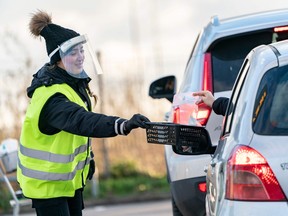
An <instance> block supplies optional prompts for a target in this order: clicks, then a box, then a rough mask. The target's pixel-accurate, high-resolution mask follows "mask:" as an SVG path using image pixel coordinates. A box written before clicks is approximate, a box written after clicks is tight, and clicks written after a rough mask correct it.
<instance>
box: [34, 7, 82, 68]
mask: <svg viewBox="0 0 288 216" xmlns="http://www.w3.org/2000/svg"><path fill="white" fill-rule="evenodd" d="M29 30H30V32H31V34H32V35H34V36H35V37H38V36H42V37H43V38H44V39H45V41H46V50H47V54H48V56H49V55H50V54H51V53H52V52H53V51H54V50H55V49H57V48H58V47H59V46H60V45H61V44H62V43H64V42H65V41H67V40H69V39H71V38H74V37H77V36H79V35H80V34H79V33H77V32H75V31H73V30H71V29H67V28H63V27H61V26H59V25H56V24H54V23H52V18H51V15H49V14H48V13H46V12H44V11H41V10H39V11H37V12H36V13H34V14H32V18H31V20H30V23H29ZM60 60H61V58H60V54H59V51H57V52H56V53H54V54H53V55H52V56H51V57H50V64H51V65H53V64H55V63H56V62H58V61H60Z"/></svg>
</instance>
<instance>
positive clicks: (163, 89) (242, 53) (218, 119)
mask: <svg viewBox="0 0 288 216" xmlns="http://www.w3.org/2000/svg"><path fill="white" fill-rule="evenodd" d="M287 14H288V10H276V11H268V12H262V13H255V14H250V15H243V16H239V17H234V18H229V19H223V20H219V19H218V18H217V17H213V18H212V19H211V21H210V22H209V23H208V25H207V26H206V27H204V28H203V29H202V30H201V31H200V33H199V36H198V38H197V40H196V42H195V45H194V47H193V50H192V52H191V55H190V57H189V60H188V63H187V67H186V69H185V73H184V78H183V83H182V84H181V86H180V90H179V92H178V93H177V94H184V93H189V92H195V91H199V90H210V91H211V92H212V93H213V94H214V96H215V97H216V98H218V97H223V96H224V97H230V95H231V89H232V87H233V85H234V82H235V79H236V77H237V75H238V72H239V70H240V68H241V65H242V63H243V60H244V59H245V57H246V56H247V54H248V53H249V52H250V51H251V50H252V49H253V48H255V47H257V46H259V45H262V44H270V43H272V42H277V41H281V40H284V39H287V38H288V31H287V30H288V28H287V26H288V16H287ZM175 93H176V78H175V77H174V76H169V77H164V78H161V79H159V80H156V81H154V82H153V83H152V84H151V85H150V89H149V95H150V96H151V97H152V98H167V99H168V100H169V101H171V102H173V96H175V95H174V94H175ZM243 105H245V104H243ZM180 111H181V110H180ZM179 115H180V114H179V109H178V108H177V107H175V106H172V107H171V112H170V116H169V122H174V123H179V124H186V123H187V122H182V121H181V119H180V120H179V118H177V116H179ZM197 121H198V122H199V123H200V124H201V125H202V126H204V127H205V128H206V129H207V131H208V132H209V134H210V137H211V141H212V145H213V146H216V145H217V144H218V140H219V137H220V132H221V128H222V122H223V118H222V116H219V115H216V114H215V113H214V112H211V109H210V108H208V107H207V106H203V105H201V106H199V111H198V116H197ZM244 144H245V143H244ZM175 145H176V144H175V143H174V144H171V143H170V145H165V159H166V166H167V176H168V181H169V183H170V186H171V194H172V207H173V215H174V216H176V215H177V216H182V215H184V216H194V215H197V216H198V215H200V216H203V215H205V196H206V188H207V189H208V192H209V190H210V189H211V188H209V187H210V185H208V187H206V173H205V172H204V167H205V166H207V165H208V164H209V163H210V161H211V155H209V154H205V155H197V154H195V155H191V154H190V155H189V154H188V155H187V154H185V153H181V154H177V153H175V151H177V149H176V147H175ZM178 153H179V152H178ZM283 163H284V162H283ZM212 190H213V189H212ZM209 196H211V194H209ZM214 207H215V206H214ZM214 207H213V205H212V204H211V207H208V208H214Z"/></svg>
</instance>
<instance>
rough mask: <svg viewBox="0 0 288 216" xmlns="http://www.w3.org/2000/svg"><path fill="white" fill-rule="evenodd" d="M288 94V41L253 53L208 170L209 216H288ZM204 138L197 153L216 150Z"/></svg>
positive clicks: (238, 85) (246, 64) (231, 101)
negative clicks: (210, 149) (204, 150)
mask: <svg viewBox="0 0 288 216" xmlns="http://www.w3.org/2000/svg"><path fill="white" fill-rule="evenodd" d="M287 92H288V40H286V41H281V42H277V43H272V44H270V45H261V46H259V47H257V48H255V49H253V50H252V51H251V52H250V53H249V54H248V56H247V58H246V59H245V61H244V64H243V66H242V69H241V71H240V72H239V75H238V78H237V80H236V82H235V85H234V87H233V90H232V95H231V98H230V100H229V103H228V107H227V111H226V117H225V121H224V124H223V130H222V133H221V137H220V139H219V143H218V146H217V149H216V151H215V152H214V155H213V157H212V160H211V162H210V164H209V166H208V168H207V195H206V213H207V215H208V216H216V215H217V216H218V215H221V216H242V215H259V216H260V215H261V216H270V215H277V216H282V215H283V216H284V215H288V204H287V203H288V199H287V197H288V184H287V179H288V156H287V152H288V145H287V140H288V111H287V106H288V94H287ZM190 127H191V126H190ZM192 128H193V127H192ZM192 128H190V130H191V131H192ZM202 130H205V129H204V128H202ZM191 133H194V132H191ZM194 134H195V133H194ZM202 134H203V136H205V138H204V139H202V140H204V141H202V140H199V141H198V142H197V143H196V142H194V143H193V144H192V146H197V147H198V149H197V148H194V153H200V151H201V154H205V153H210V151H209V152H203V150H202V149H203V147H205V148H207V146H210V147H211V146H212V144H211V143H210V144H209V135H208V133H206V134H205V133H202ZM178 144H181V143H178ZM182 144H183V143H182ZM199 146H202V148H199ZM207 149H208V150H209V148H207ZM179 153H181V151H179ZM191 166H193V165H192V164H191Z"/></svg>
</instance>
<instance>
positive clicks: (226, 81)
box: [210, 29, 288, 92]
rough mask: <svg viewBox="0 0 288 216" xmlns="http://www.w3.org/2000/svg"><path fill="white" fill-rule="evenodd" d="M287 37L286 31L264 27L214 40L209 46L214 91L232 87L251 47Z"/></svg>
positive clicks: (226, 89)
mask: <svg viewBox="0 0 288 216" xmlns="http://www.w3.org/2000/svg"><path fill="white" fill-rule="evenodd" d="M287 38H288V34H287V32H278V33H277V32H274V29H265V30H262V31H257V32H252V33H249V34H241V35H237V36H233V37H228V38H222V39H221V40H218V41H216V42H215V43H214V44H212V46H211V48H210V52H211V55H212V73H213V86H214V92H219V91H228V90H231V89H232V87H233V84H234V82H235V79H236V77H237V74H238V72H239V70H240V68H241V65H242V63H243V61H244V59H245V57H246V55H247V54H248V53H249V52H250V51H251V50H252V49H253V48H255V47H256V46H259V45H262V44H270V43H272V42H276V41H280V40H283V39H287Z"/></svg>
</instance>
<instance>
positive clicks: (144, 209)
mask: <svg viewBox="0 0 288 216" xmlns="http://www.w3.org/2000/svg"><path fill="white" fill-rule="evenodd" d="M20 215H21V216H36V214H32V213H31V214H20ZM97 215H101V216H172V211H171V201H170V200H160V201H149V202H137V203H129V204H119V205H105V206H95V207H89V208H87V209H84V211H83V216H97ZM6 216H8V215H6ZM9 216H10V215H9Z"/></svg>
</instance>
